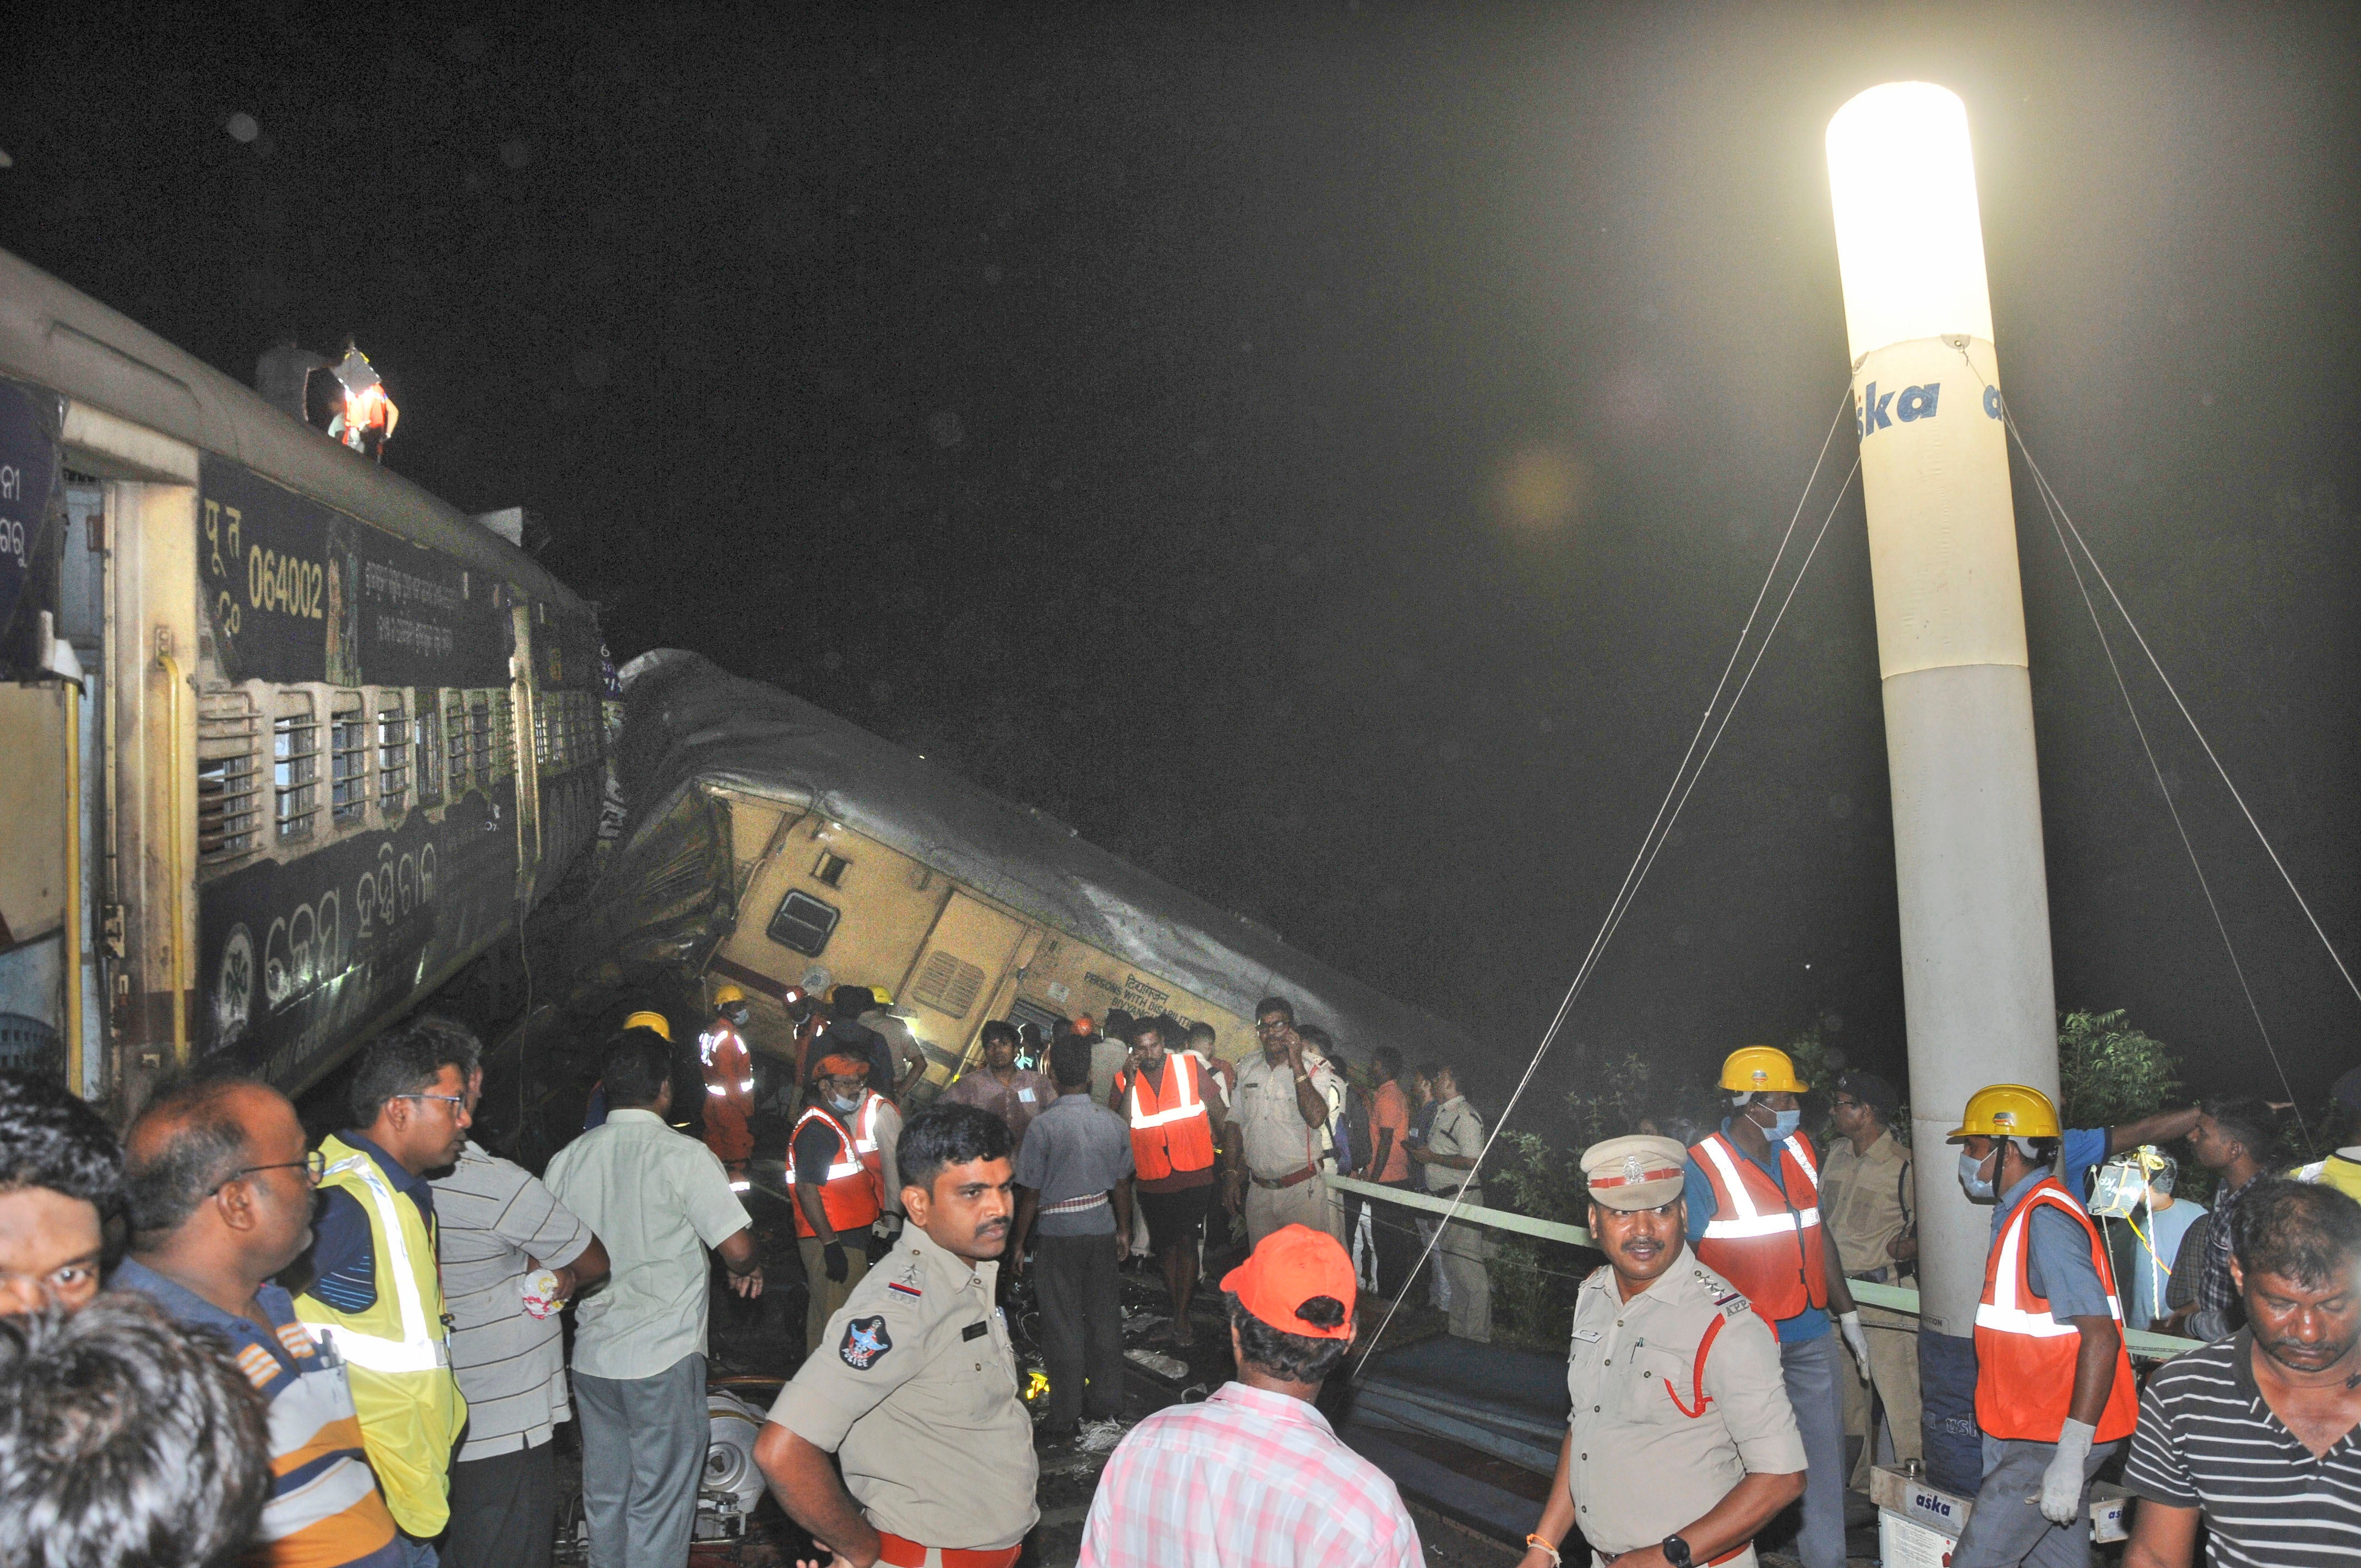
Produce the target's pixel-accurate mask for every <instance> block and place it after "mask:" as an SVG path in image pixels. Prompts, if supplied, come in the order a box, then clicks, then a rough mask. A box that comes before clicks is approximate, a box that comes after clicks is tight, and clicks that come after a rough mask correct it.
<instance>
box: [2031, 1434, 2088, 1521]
mask: <svg viewBox="0 0 2361 1568" xmlns="http://www.w3.org/2000/svg"><path fill="white" fill-rule="evenodd" d="M2098 1431H2099V1429H2098V1428H2096V1427H2094V1426H2092V1425H2091V1424H2090V1423H2089V1422H2088V1421H2078V1420H2075V1419H2074V1418H2073V1417H2071V1416H2069V1417H2067V1418H2066V1424H2065V1425H2064V1426H2063V1427H2061V1428H2059V1432H2058V1452H2057V1453H2056V1454H2055V1455H2053V1456H2052V1457H2051V1459H2050V1461H2049V1468H2048V1469H2047V1470H2045V1471H2043V1472H2042V1473H2041V1517H2042V1518H2043V1519H2048V1521H2049V1522H2050V1523H2051V1524H2062V1525H2070V1524H2072V1523H2073V1522H2074V1521H2075V1520H2076V1519H2079V1518H2081V1513H2082V1464H2083V1462H2084V1461H2086V1460H2088V1459H2089V1458H2090V1457H2091V1440H2092V1438H2093V1437H2096V1436H2097V1435H2098Z"/></svg>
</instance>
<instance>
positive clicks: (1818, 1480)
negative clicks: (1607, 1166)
mask: <svg viewBox="0 0 2361 1568" xmlns="http://www.w3.org/2000/svg"><path fill="white" fill-rule="evenodd" d="M1721 1089H1722V1091H1723V1093H1724V1094H1725V1095H1726V1096H1728V1100H1729V1105H1730V1114H1729V1115H1727V1116H1725V1117H1724V1118H1722V1123H1721V1130H1720V1131H1719V1132H1718V1133H1712V1134H1708V1135H1706V1136H1705V1137H1704V1138H1702V1139H1700V1140H1699V1141H1698V1143H1697V1146H1696V1147H1694V1148H1692V1149H1691V1150H1689V1157H1690V1163H1689V1168H1688V1174H1687V1178H1686V1200H1687V1210H1688V1214H1687V1225H1688V1239H1689V1245H1691V1246H1693V1247H1695V1248H1696V1249H1697V1261H1698V1262H1700V1263H1702V1264H1704V1265H1705V1266H1707V1267H1708V1268H1709V1269H1711V1270H1713V1271H1714V1272H1715V1273H1716V1274H1719V1275H1720V1276H1721V1277H1723V1278H1725V1279H1727V1280H1729V1281H1730V1283H1731V1284H1732V1285H1734V1286H1736V1287H1737V1288H1739V1289H1740V1290H1741V1291H1743V1292H1744V1293H1745V1294H1746V1296H1747V1297H1748V1299H1751V1300H1752V1302H1753V1303H1754V1308H1755V1310H1757V1311H1759V1312H1761V1313H1762V1314H1763V1316H1764V1317H1766V1318H1768V1319H1770V1320H1771V1322H1772V1324H1773V1327H1774V1328H1776V1329H1777V1331H1778V1336H1779V1362H1780V1365H1781V1366H1782V1367H1784V1370H1785V1376H1786V1381H1787V1398H1788V1400H1789V1402H1790V1403H1792V1404H1793V1405H1794V1406H1795V1427H1796V1431H1798V1433H1800V1435H1801V1436H1802V1438H1803V1440H1804V1452H1805V1453H1806V1454H1808V1455H1809V1456H1810V1459H1811V1463H1810V1464H1809V1466H1808V1467H1807V1468H1808V1470H1809V1472H1810V1481H1809V1483H1808V1485H1807V1486H1806V1487H1805V1490H1804V1527H1803V1530H1802V1532H1801V1533H1800V1534H1798V1535H1797V1537H1796V1539H1795V1555H1796V1556H1798V1557H1800V1558H1802V1559H1803V1561H1804V1568H1844V1561H1845V1540H1844V1531H1845V1526H1844V1506H1845V1446H1844V1390H1843V1388H1842V1387H1841V1386H1840V1380H1841V1377H1842V1369H1841V1367H1840V1366H1839V1362H1838V1357H1839V1355H1841V1354H1843V1353H1842V1352H1841V1351H1839V1349H1838V1348H1837V1342H1836V1340H1835V1338H1834V1337H1833V1336H1832V1335H1831V1334H1830V1332H1829V1329H1830V1326H1831V1325H1830V1322H1829V1315H1830V1313H1832V1312H1833V1313H1834V1314H1835V1317H1836V1323H1835V1326H1836V1327H1838V1328H1839V1329H1841V1330H1842V1332H1843V1335H1844V1343H1845V1345H1846V1347H1847V1348H1848V1349H1850V1351H1851V1352H1852V1355H1853V1361H1854V1365H1855V1366H1856V1368H1857V1369H1858V1370H1859V1371H1860V1373H1861V1376H1862V1378H1863V1379H1864V1380H1866V1379H1867V1378H1868V1377H1869V1376H1870V1375H1871V1367H1870V1363H1869V1338H1868V1334H1867V1332H1865V1331H1864V1330H1863V1329H1862V1327H1861V1313H1860V1311H1859V1310H1857V1309H1856V1308H1855V1307H1854V1306H1853V1299H1852V1290H1851V1288H1850V1286H1849V1285H1848V1284H1847V1283H1846V1281H1845V1275H1844V1259H1843V1257H1842V1256H1841V1255H1839V1252H1838V1249H1837V1247H1836V1246H1835V1245H1833V1244H1832V1243H1830V1241H1829V1240H1828V1227H1827V1226H1826V1225H1823V1224H1822V1223H1820V1167H1819V1158H1818V1156H1817V1153H1816V1152H1815V1151H1814V1149H1813V1147H1812V1140H1811V1139H1810V1138H1808V1137H1806V1136H1805V1135H1804V1133H1803V1132H1802V1130H1801V1128H1800V1126H1799V1124H1800V1123H1801V1122H1802V1120H1803V1111H1802V1107H1801V1102H1800V1100H1799V1098H1798V1097H1799V1096H1801V1095H1802V1094H1804V1093H1805V1092H1806V1085H1805V1084H1804V1083H1803V1082H1802V1081H1801V1080H1798V1079H1797V1078H1796V1077H1795V1063H1794V1062H1792V1061H1790V1060H1788V1058H1787V1053H1786V1052H1784V1051H1781V1050H1774V1049H1773V1048H1772V1047H1769V1046H1747V1047H1743V1048H1741V1049H1739V1050H1735V1051H1732V1052H1730V1055H1729V1057H1728V1058H1726V1059H1725V1060H1724V1061H1723V1062H1722V1064H1721Z"/></svg>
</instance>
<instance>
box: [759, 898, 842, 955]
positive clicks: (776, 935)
mask: <svg viewBox="0 0 2361 1568" xmlns="http://www.w3.org/2000/svg"><path fill="white" fill-rule="evenodd" d="M841 918H843V916H841V915H840V914H839V913H838V912H837V911H836V910H835V909H832V908H830V907H829V905H825V904H822V903H821V902H820V901H819V900H818V899H817V898H814V897H813V896H812V895H811V894H807V893H791V894H787V896H786V897H785V899H784V900H782V901H781V903H780V905H779V912H778V913H777V914H776V915H774V916H771V929H770V938H771V940H773V941H774V942H776V943H778V944H779V946H781V947H783V948H794V949H795V950H796V952H799V953H801V954H803V955H804V957H806V958H807V959H816V958H818V957H819V955H820V949H821V948H825V947H827V946H828V939H829V938H830V937H832V936H834V935H835V934H836V923H837V921H839V920H840V919H841Z"/></svg>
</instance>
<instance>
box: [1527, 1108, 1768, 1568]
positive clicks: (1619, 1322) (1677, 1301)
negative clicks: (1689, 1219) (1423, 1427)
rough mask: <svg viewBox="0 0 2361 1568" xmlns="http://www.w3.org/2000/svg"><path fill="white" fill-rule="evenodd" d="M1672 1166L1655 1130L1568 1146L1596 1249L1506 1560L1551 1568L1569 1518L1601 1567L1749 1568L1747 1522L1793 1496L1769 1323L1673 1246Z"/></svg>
mask: <svg viewBox="0 0 2361 1568" xmlns="http://www.w3.org/2000/svg"><path fill="white" fill-rule="evenodd" d="M1687 1165H1688V1161H1687V1157H1686V1155H1685V1154H1684V1153H1683V1151H1682V1149H1681V1146H1680V1145H1679V1144H1677V1143H1675V1142H1674V1141H1673V1140H1672V1139H1670V1138H1657V1137H1645V1136H1632V1137H1625V1138H1609V1139H1608V1140H1607V1141H1606V1142H1605V1143H1600V1144H1593V1145H1592V1146H1590V1147H1589V1148H1588V1149H1587V1150H1585V1151H1584V1152H1583V1156H1582V1172H1583V1176H1584V1178H1585V1179H1586V1180H1587V1182H1588V1184H1589V1188H1590V1235H1591V1241H1592V1244H1593V1245H1596V1246H1597V1247H1598V1250H1599V1251H1601V1252H1603V1253H1605V1254H1606V1255H1607V1263H1606V1266H1604V1267H1602V1268H1600V1269H1598V1271H1597V1272H1596V1273H1594V1274H1592V1275H1591V1277H1589V1278H1588V1279H1586V1280H1584V1281H1583V1283H1582V1288H1581V1290H1580V1291H1579V1292H1578V1293H1577V1296H1576V1302H1575V1309H1574V1342H1573V1350H1572V1353H1571V1354H1570V1355H1569V1356H1568V1358H1567V1364H1566V1377H1565V1382H1566V1390H1567V1392H1568V1394H1570V1395H1571V1396H1572V1398H1573V1402H1574V1409H1573V1414H1572V1416H1571V1417H1570V1418H1569V1420H1568V1422H1567V1431H1566V1435H1565V1444H1564V1445H1563V1446H1562V1447H1561V1448H1559V1450H1558V1454H1557V1480H1556V1482H1555V1484H1554V1486H1552V1487H1551V1488H1550V1499H1549V1502H1548V1503H1547V1504H1546V1505H1545V1506H1544V1507H1543V1509H1542V1517H1541V1522H1540V1523H1539V1524H1538V1525H1537V1526H1536V1527H1535V1528H1534V1530H1533V1533H1532V1534H1531V1535H1529V1536H1527V1537H1525V1546H1526V1552H1525V1556H1524V1559H1523V1563H1522V1565H1521V1568H1557V1565H1558V1564H1559V1563H1560V1561H1561V1558H1560V1547H1561V1545H1562V1544H1563V1543H1564V1542H1565V1540H1566V1537H1567V1534H1568V1532H1569V1531H1570V1530H1572V1529H1574V1528H1575V1527H1576V1526H1580V1527H1581V1530H1582V1538H1583V1540H1584V1541H1587V1542H1588V1543H1589V1545H1590V1549H1591V1552H1592V1553H1593V1556H1594V1558H1595V1559H1596V1560H1597V1561H1598V1562H1599V1563H1607V1562H1613V1563H1616V1568H1697V1565H1701V1564H1705V1563H1715V1564H1730V1565H1734V1568H1754V1532H1755V1531H1756V1530H1761V1529H1762V1528H1763V1525H1765V1524H1767V1523H1768V1522H1769V1521H1770V1519H1771V1518H1772V1516H1773V1515H1774V1514H1776V1513H1777V1512H1778V1511H1779V1510H1780V1509H1782V1508H1785V1507H1786V1506H1787V1505H1788V1504H1789V1503H1792V1502H1794V1501H1795V1499H1796V1498H1797V1497H1800V1496H1802V1495H1803V1490H1804V1444H1803V1440H1802V1439H1801V1438H1800V1437H1799V1436H1797V1435H1796V1431H1795V1414H1794V1412H1793V1411H1792V1410H1790V1409H1789V1408H1788V1405H1787V1391H1786V1387H1785V1384H1784V1380H1783V1378H1782V1376H1781V1373H1780V1368H1779V1346H1778V1344H1777V1343H1776V1342H1775V1341H1774V1340H1773V1338H1772V1334H1771V1327H1770V1325H1769V1324H1768V1323H1767V1322H1765V1321H1763V1318H1762V1317H1761V1316H1760V1315H1758V1314H1757V1313H1756V1312H1754V1311H1753V1310H1752V1308H1751V1307H1750V1305H1749V1303H1748V1301H1747V1299H1746V1298H1745V1297H1743V1296H1741V1295H1740V1294H1739V1293H1738V1292H1737V1291H1736V1290H1733V1289H1731V1288H1730V1285H1729V1284H1728V1282H1726V1281H1725V1280H1723V1279H1722V1278H1721V1277H1719V1275H1717V1274H1714V1273H1713V1272H1712V1271H1711V1270H1709V1269H1707V1268H1705V1267H1704V1266H1701V1265H1700V1264H1698V1262H1697V1258H1696V1256H1695V1255H1693V1254H1692V1253H1690V1251H1689V1249H1688V1247H1687V1245H1686V1242H1685V1229H1684V1225H1685V1219H1684V1213H1683V1210H1684V1204H1683V1201H1682V1197H1681V1190H1682V1186H1683V1182H1684V1179H1685V1178H1686V1174H1687Z"/></svg>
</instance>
